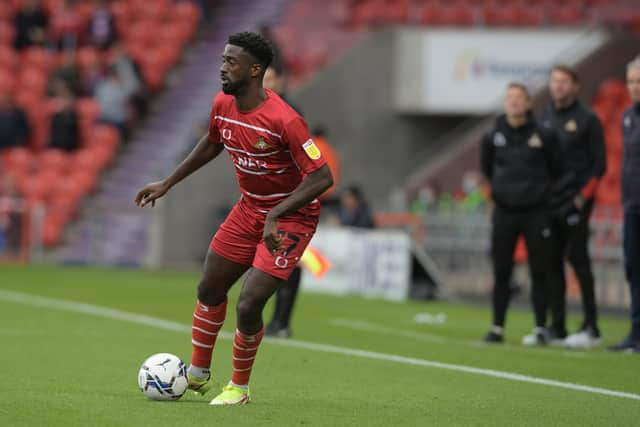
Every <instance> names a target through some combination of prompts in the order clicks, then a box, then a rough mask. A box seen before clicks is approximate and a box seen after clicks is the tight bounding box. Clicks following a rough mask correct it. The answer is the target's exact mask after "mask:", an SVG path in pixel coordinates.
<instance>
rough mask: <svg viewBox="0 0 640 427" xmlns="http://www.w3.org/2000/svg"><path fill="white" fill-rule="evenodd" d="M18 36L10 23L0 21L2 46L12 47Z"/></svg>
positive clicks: (0, 41) (0, 43)
mask: <svg viewBox="0 0 640 427" xmlns="http://www.w3.org/2000/svg"><path fill="white" fill-rule="evenodd" d="M15 36H16V31H15V29H14V28H13V25H11V24H10V23H9V21H1V20H0V46H11V45H12V44H13V40H14V38H15Z"/></svg>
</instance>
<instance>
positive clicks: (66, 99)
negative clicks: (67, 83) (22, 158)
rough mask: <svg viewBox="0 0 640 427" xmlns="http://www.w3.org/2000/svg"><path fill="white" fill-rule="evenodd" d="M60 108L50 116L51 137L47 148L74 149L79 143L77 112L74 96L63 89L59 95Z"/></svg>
mask: <svg viewBox="0 0 640 427" xmlns="http://www.w3.org/2000/svg"><path fill="white" fill-rule="evenodd" d="M60 99H61V100H62V106H61V109H60V110H59V111H58V112H56V113H55V114H54V115H53V117H52V118H51V139H50V141H49V148H57V149H60V150H64V151H74V150H75V149H77V148H78V146H79V145H80V138H79V129H78V114H77V113H76V110H75V108H74V100H75V99H74V97H73V94H72V93H71V92H70V91H68V90H67V91H65V92H64V93H63V94H62V96H61V97H60Z"/></svg>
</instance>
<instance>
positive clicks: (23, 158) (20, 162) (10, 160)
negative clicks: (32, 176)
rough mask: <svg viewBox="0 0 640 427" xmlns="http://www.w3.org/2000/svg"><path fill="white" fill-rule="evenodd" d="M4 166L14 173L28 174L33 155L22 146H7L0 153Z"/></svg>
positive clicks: (31, 167) (32, 162)
mask: <svg viewBox="0 0 640 427" xmlns="http://www.w3.org/2000/svg"><path fill="white" fill-rule="evenodd" d="M2 157H3V160H4V167H5V168H6V169H7V170H8V171H11V172H12V173H14V174H16V175H27V174H29V173H30V172H31V171H32V169H33V166H34V157H33V154H31V152H30V151H29V150H28V149H26V148H23V147H15V148H9V149H8V150H5V152H4V153H2Z"/></svg>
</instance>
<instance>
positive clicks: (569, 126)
mask: <svg viewBox="0 0 640 427" xmlns="http://www.w3.org/2000/svg"><path fill="white" fill-rule="evenodd" d="M564 130H566V131H567V132H575V131H577V130H578V124H577V123H576V121H575V120H573V119H571V120H569V121H568V122H567V123H565V125H564Z"/></svg>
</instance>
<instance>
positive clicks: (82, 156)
mask: <svg viewBox="0 0 640 427" xmlns="http://www.w3.org/2000/svg"><path fill="white" fill-rule="evenodd" d="M101 168H102V164H101V160H100V159H99V158H98V157H97V156H95V155H94V151H92V150H91V149H88V148H83V149H80V150H78V151H76V152H75V153H74V154H73V155H72V165H71V169H72V170H76V171H80V170H83V171H93V172H94V173H97V171H99V170H100V169H101Z"/></svg>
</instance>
